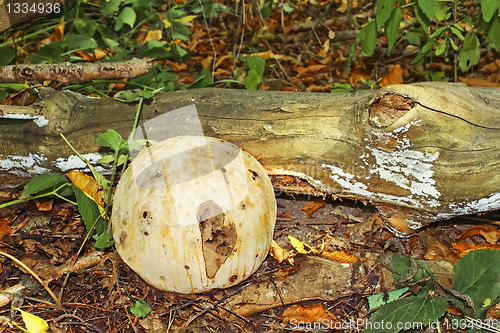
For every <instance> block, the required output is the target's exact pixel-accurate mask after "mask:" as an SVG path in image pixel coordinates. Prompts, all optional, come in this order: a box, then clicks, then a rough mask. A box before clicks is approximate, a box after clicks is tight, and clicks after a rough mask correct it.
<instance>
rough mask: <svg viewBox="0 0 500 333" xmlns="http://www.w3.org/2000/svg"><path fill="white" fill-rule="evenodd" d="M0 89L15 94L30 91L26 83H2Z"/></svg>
mask: <svg viewBox="0 0 500 333" xmlns="http://www.w3.org/2000/svg"><path fill="white" fill-rule="evenodd" d="M0 88H6V89H8V90H12V91H15V92H18V91H21V90H24V89H30V86H29V85H27V84H26V83H0Z"/></svg>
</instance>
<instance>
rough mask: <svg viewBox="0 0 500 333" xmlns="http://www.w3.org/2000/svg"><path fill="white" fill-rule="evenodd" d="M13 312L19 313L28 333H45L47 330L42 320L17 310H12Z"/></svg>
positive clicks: (47, 327) (47, 326)
mask: <svg viewBox="0 0 500 333" xmlns="http://www.w3.org/2000/svg"><path fill="white" fill-rule="evenodd" d="M14 310H17V311H19V312H21V315H22V316H23V321H24V324H25V325H26V329H27V330H28V332H29V333H45V332H47V330H48V329H49V324H47V322H46V321H45V320H43V319H42V318H40V317H38V316H35V315H33V314H31V313H29V312H25V311H23V310H21V309H18V308H14Z"/></svg>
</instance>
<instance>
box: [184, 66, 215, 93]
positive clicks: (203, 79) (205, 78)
mask: <svg viewBox="0 0 500 333" xmlns="http://www.w3.org/2000/svg"><path fill="white" fill-rule="evenodd" d="M194 78H195V81H194V82H193V83H191V85H190V86H189V87H188V89H193V88H205V87H208V86H209V85H211V84H212V83H213V80H212V73H210V71H209V70H208V69H206V68H203V69H202V70H201V72H200V73H199V74H198V73H196V72H195V73H194Z"/></svg>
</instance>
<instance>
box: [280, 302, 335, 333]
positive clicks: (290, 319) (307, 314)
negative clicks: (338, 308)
mask: <svg viewBox="0 0 500 333" xmlns="http://www.w3.org/2000/svg"><path fill="white" fill-rule="evenodd" d="M281 320H283V322H284V323H285V324H297V325H298V324H302V325H303V326H306V325H311V328H314V327H317V326H318V325H321V324H323V323H324V324H328V327H325V326H326V325H325V326H321V327H322V328H326V329H328V328H330V329H333V328H334V327H335V323H336V322H340V319H339V318H337V317H336V316H335V315H334V314H333V313H331V312H330V311H328V310H327V309H326V308H325V306H324V305H323V303H318V304H316V305H312V306H309V307H303V306H301V305H298V304H295V305H292V306H291V307H289V308H288V309H286V310H285V311H283V315H282V316H281ZM315 323H316V326H314V324H315Z"/></svg>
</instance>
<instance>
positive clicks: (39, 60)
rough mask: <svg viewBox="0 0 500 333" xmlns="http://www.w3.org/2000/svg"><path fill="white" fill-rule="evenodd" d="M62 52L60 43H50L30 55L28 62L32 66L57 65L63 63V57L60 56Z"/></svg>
mask: <svg viewBox="0 0 500 333" xmlns="http://www.w3.org/2000/svg"><path fill="white" fill-rule="evenodd" d="M63 52H64V51H63V48H62V45H61V43H50V44H47V45H44V46H42V47H41V48H40V49H39V50H38V51H36V52H35V53H32V54H30V55H29V61H30V62H31V63H33V64H46V63H53V64H57V63H60V62H64V61H65V59H64V57H63V56H61V54H62V53H63Z"/></svg>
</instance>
